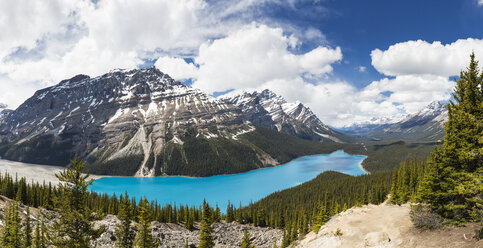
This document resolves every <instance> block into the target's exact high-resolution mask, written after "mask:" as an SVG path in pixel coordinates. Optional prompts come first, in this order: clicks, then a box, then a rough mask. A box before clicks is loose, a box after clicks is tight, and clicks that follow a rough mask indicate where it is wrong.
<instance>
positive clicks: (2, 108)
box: [0, 103, 12, 123]
mask: <svg viewBox="0 0 483 248" xmlns="http://www.w3.org/2000/svg"><path fill="white" fill-rule="evenodd" d="M7 107H8V106H7V104H4V103H0V123H1V122H2V119H3V118H5V117H6V116H7V115H8V114H10V113H11V112H12V110H10V109H7Z"/></svg>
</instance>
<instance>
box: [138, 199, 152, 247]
mask: <svg viewBox="0 0 483 248" xmlns="http://www.w3.org/2000/svg"><path fill="white" fill-rule="evenodd" d="M148 204H149V203H148V200H147V199H146V198H144V199H142V200H141V201H140V202H139V215H138V224H137V230H138V233H137V235H136V247H140V248H152V247H155V245H156V244H155V243H154V238H153V234H152V231H151V228H150V227H151V221H152V216H151V213H150V212H149V205H148Z"/></svg>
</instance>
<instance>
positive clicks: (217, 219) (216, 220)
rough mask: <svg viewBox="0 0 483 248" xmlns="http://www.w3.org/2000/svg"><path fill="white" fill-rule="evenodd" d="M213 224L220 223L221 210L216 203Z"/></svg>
mask: <svg viewBox="0 0 483 248" xmlns="http://www.w3.org/2000/svg"><path fill="white" fill-rule="evenodd" d="M213 221H214V222H220V221H221V210H220V208H219V207H218V203H217V204H216V209H215V218H214V220H213Z"/></svg>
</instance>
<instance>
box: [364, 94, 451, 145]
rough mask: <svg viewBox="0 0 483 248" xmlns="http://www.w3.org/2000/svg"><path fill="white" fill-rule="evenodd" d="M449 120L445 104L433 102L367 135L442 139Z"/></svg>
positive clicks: (409, 138) (427, 139) (412, 138)
mask: <svg viewBox="0 0 483 248" xmlns="http://www.w3.org/2000/svg"><path fill="white" fill-rule="evenodd" d="M447 120H448V111H447V109H446V107H445V105H444V104H442V103H441V102H432V103H430V104H429V105H428V106H426V107H425V108H423V109H422V110H420V111H418V112H416V113H414V114H411V115H408V116H407V117H406V118H404V119H403V120H401V121H399V122H397V123H394V124H391V125H389V126H387V127H385V128H383V129H381V130H378V131H375V132H371V133H369V134H368V135H367V136H368V137H369V138H372V139H378V140H390V139H405V140H424V141H434V140H440V139H442V138H443V136H444V123H445V122H446V121H447Z"/></svg>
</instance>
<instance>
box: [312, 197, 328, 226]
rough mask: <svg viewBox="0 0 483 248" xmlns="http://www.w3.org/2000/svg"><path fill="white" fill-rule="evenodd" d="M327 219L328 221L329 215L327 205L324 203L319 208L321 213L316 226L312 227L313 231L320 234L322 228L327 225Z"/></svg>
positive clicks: (316, 220)
mask: <svg viewBox="0 0 483 248" xmlns="http://www.w3.org/2000/svg"><path fill="white" fill-rule="evenodd" d="M327 219H328V215H327V208H326V205H325V204H324V203H321V204H320V206H319V212H318V214H317V217H316V219H315V221H314V225H313V226H312V230H313V231H314V232H316V233H318V232H319V230H320V227H322V225H324V224H325V222H326V221H327Z"/></svg>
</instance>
